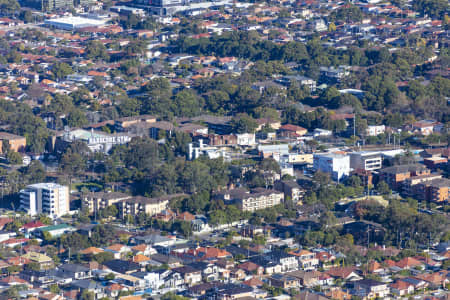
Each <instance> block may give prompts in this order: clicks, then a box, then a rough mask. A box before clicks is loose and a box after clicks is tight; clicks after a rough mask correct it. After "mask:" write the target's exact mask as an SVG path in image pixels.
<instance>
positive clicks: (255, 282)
mask: <svg viewBox="0 0 450 300" xmlns="http://www.w3.org/2000/svg"><path fill="white" fill-rule="evenodd" d="M242 284H245V285H248V286H251V287H259V286H262V285H263V284H264V283H263V282H262V281H261V280H259V279H258V278H256V277H252V278H250V279H249V280H246V281H244V282H242Z"/></svg>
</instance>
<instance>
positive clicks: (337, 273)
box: [326, 267, 356, 279]
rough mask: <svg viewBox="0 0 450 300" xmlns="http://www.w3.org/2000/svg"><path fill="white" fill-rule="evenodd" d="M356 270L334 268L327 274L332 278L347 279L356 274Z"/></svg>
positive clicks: (352, 268)
mask: <svg viewBox="0 0 450 300" xmlns="http://www.w3.org/2000/svg"><path fill="white" fill-rule="evenodd" d="M355 270H356V268H355V267H333V268H330V269H329V270H328V271H326V273H327V274H328V275H330V276H332V277H339V278H343V279H345V278H347V277H349V276H350V275H351V274H352V273H353V272H355Z"/></svg>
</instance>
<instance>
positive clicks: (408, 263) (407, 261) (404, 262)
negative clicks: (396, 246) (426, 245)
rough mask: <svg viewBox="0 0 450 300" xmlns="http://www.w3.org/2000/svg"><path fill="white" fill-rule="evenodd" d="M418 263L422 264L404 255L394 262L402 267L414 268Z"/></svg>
mask: <svg viewBox="0 0 450 300" xmlns="http://www.w3.org/2000/svg"><path fill="white" fill-rule="evenodd" d="M420 265H423V263H422V262H420V261H418V260H417V259H415V258H412V257H405V258H403V259H401V260H399V261H398V262H397V263H396V266H397V267H399V268H402V269H404V268H414V267H417V266H420Z"/></svg>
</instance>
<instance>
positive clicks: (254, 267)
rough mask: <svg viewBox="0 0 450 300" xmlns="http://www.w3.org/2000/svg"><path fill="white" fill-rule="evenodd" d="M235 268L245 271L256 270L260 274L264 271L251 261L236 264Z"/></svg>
mask: <svg viewBox="0 0 450 300" xmlns="http://www.w3.org/2000/svg"><path fill="white" fill-rule="evenodd" d="M237 268H239V269H242V270H244V271H245V272H247V273H250V274H251V273H254V272H256V274H257V275H262V274H263V273H264V268H263V267H261V266H259V265H257V264H255V263H253V262H251V261H247V262H244V263H242V264H240V265H238V266H237Z"/></svg>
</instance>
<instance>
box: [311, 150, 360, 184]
mask: <svg viewBox="0 0 450 300" xmlns="http://www.w3.org/2000/svg"><path fill="white" fill-rule="evenodd" d="M314 169H315V170H317V171H322V172H325V173H329V174H330V175H331V177H332V178H333V179H335V180H340V179H342V178H343V177H346V176H348V175H349V174H350V171H351V169H350V157H349V156H348V155H343V154H337V153H322V154H314Z"/></svg>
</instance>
